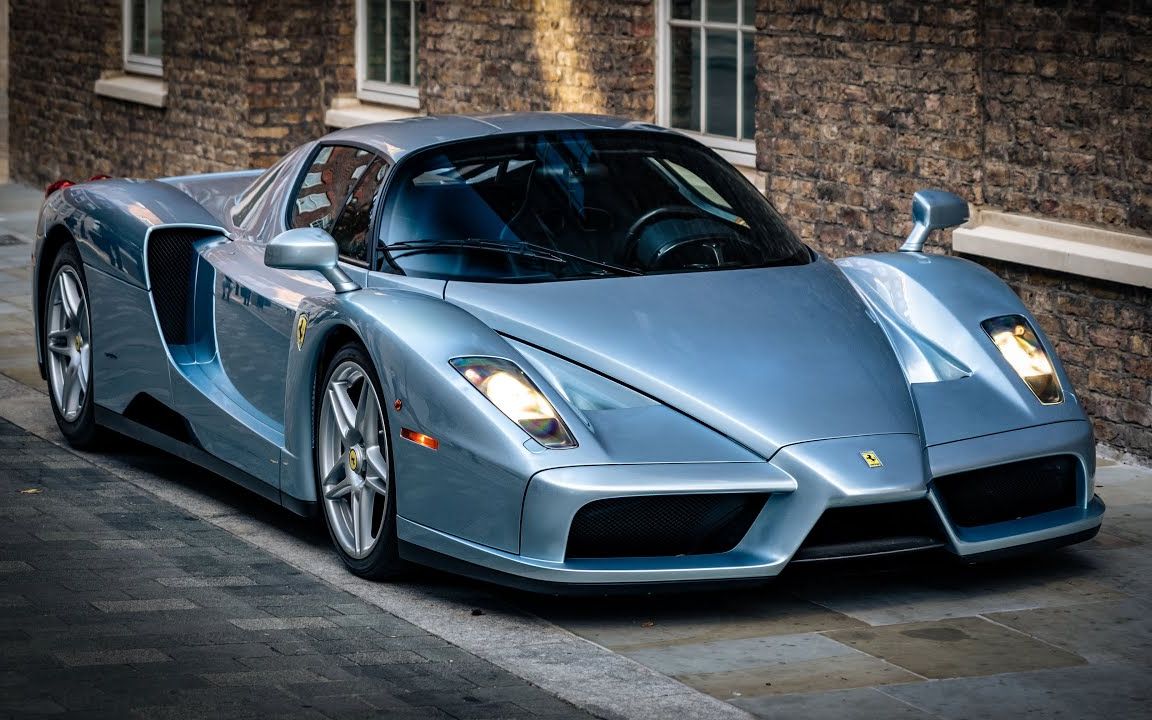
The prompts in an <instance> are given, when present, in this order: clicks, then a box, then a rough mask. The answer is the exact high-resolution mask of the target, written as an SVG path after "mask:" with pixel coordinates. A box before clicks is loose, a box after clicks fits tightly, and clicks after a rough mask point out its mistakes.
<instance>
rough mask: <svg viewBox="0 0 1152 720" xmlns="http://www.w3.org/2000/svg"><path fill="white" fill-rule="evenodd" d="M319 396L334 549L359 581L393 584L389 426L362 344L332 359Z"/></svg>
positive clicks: (319, 456)
mask: <svg viewBox="0 0 1152 720" xmlns="http://www.w3.org/2000/svg"><path fill="white" fill-rule="evenodd" d="M317 391H318V392H317V398H316V400H317V402H316V408H317V412H316V422H315V424H314V427H315V441H314V447H315V462H316V475H317V478H318V479H319V488H318V490H319V495H320V501H321V503H322V504H323V505H324V519H325V520H326V522H327V524H328V532H329V534H330V535H331V536H332V542H333V544H334V545H335V546H336V551H337V553H339V555H340V557H341V559H342V560H343V561H344V564H345V565H346V566H347V567H348V569H349V570H351V571H352V572H353V573H355V574H356V575H360V576H361V577H366V578H372V579H383V578H386V577H391V576H394V575H396V574H397V573H398V572H399V571H400V569H401V562H400V558H399V554H398V553H397V551H396V500H395V492H394V491H393V490H394V488H393V469H392V462H391V459H392V453H391V447H390V443H389V435H388V426H387V420H386V418H385V415H384V410H383V407H384V406H383V404H382V402H381V398H382V396H383V393H382V392H381V390H380V386H379V381H378V380H377V378H376V372H375V369H374V367H373V365H372V361H371V359H369V357H368V353H367V352H366V351H365V350H364V348H363V347H362V346H361V345H360V344H359V343H349V344H348V345H345V346H344V347H343V348H341V349H340V351H339V352H337V353H336V355H335V357H333V358H332V361H331V362H330V363H329V364H328V371H327V372H326V373H325V375H324V381H323V382H322V383H320V384H319V385H318V386H317Z"/></svg>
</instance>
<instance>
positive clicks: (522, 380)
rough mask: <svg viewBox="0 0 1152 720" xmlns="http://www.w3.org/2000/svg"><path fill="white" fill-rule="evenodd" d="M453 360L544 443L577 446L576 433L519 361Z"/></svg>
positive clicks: (517, 422)
mask: <svg viewBox="0 0 1152 720" xmlns="http://www.w3.org/2000/svg"><path fill="white" fill-rule="evenodd" d="M449 362H450V363H451V364H452V367H454V368H456V370H457V371H458V372H459V373H460V374H461V375H463V376H464V379H465V380H467V381H468V382H470V383H472V385H473V386H474V387H475V388H476V389H477V390H479V391H480V392H482V393H484V397H486V398H488V400H490V401H491V402H492V404H493V405H495V406H496V407H497V408H499V409H500V412H502V413H504V414H505V415H507V416H508V417H509V419H511V420H512V421H513V422H515V423H516V424H517V425H519V426H520V427H522V428H524V431H525V432H527V433H528V434H529V435H531V436H532V437H534V438H536V440H537V441H539V443H540V444H541V445H544V446H545V447H550V448H570V447H576V441H575V440H574V439H573V438H572V433H570V432H569V431H568V427H567V426H566V425H565V424H564V421H563V420H561V419H560V416H559V415H557V414H556V409H555V408H553V407H552V403H550V402H548V398H546V397H544V395H543V394H542V393H541V392H540V391H539V390H538V389H537V388H536V386H535V385H534V384H533V383H532V381H531V380H530V379H529V378H528V376H527V375H525V374H524V371H523V370H521V369H520V368H519V367H517V366H516V364H515V363H513V362H511V361H510V360H505V359H503V358H494V357H462V358H454V359H453V360H450V361H449Z"/></svg>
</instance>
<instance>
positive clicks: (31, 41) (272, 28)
mask: <svg viewBox="0 0 1152 720" xmlns="http://www.w3.org/2000/svg"><path fill="white" fill-rule="evenodd" d="M121 8H122V3H121V2H120V0H99V1H98V2H89V3H76V2H71V1H68V0H48V1H47V2H45V0H12V4H11V27H12V32H11V64H12V67H13V73H12V78H11V89H10V102H11V118H10V120H11V126H12V131H11V147H12V150H11V153H12V155H11V164H12V168H13V173H14V175H15V176H16V177H17V178H18V179H20V180H23V181H25V182H30V183H33V184H37V185H39V184H44V183H46V182H50V181H51V180H55V179H56V178H59V177H70V178H84V177H88V176H89V175H91V174H93V173H96V172H102V173H108V174H112V175H126V176H136V177H156V176H161V175H172V174H182V173H193V172H213V171H222V170H234V169H238V168H246V167H254V166H263V165H268V164H269V163H271V162H272V161H273V160H274V159H275V158H277V157H279V156H280V155H282V154H283V152H284V151H285V150H287V149H289V148H291V147H294V146H295V145H298V144H300V143H301V142H304V141H306V140H309V139H312V138H314V137H316V136H317V135H319V134H322V133H323V132H324V126H323V114H324V109H325V108H326V107H327V106H328V105H327V102H328V101H329V100H330V98H331V96H332V95H333V94H334V93H336V92H352V91H353V89H354V88H353V85H354V82H355V80H354V71H353V69H352V68H353V67H354V61H353V59H352V53H353V50H352V40H351V38H352V33H353V28H354V16H355V13H354V8H355V6H354V4H353V3H352V2H351V0H349V1H348V2H346V3H343V4H340V5H339V6H338V7H335V8H327V7H325V6H324V5H322V4H317V3H313V2H310V1H309V0H292V1H291V2H289V1H288V0H284V1H282V2H278V3H274V4H273V3H262V2H250V1H249V0H211V1H210V2H205V1H204V0H165V4H164V13H165V22H164V28H163V34H164V48H165V49H164V80H165V81H166V82H167V85H168V100H167V106H166V107H164V108H154V107H149V106H145V105H139V104H135V103H130V102H125V101H122V100H117V99H112V98H107V97H101V96H97V95H95V94H94V92H93V85H94V84H95V82H96V79H97V78H99V77H100V76H101V74H102V73H106V72H112V73H115V72H119V71H120V70H121V69H122V65H123V62H122V59H121V42H122V40H121V37H122V36H121V33H122V29H121V28H122V21H121V12H122V10H121ZM335 48H340V50H339V51H337V50H335ZM337 66H338V68H339V69H337Z"/></svg>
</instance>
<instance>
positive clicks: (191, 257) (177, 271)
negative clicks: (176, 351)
mask: <svg viewBox="0 0 1152 720" xmlns="http://www.w3.org/2000/svg"><path fill="white" fill-rule="evenodd" d="M218 232H222V231H214V230H207V229H204V228H186V227H171V228H167V227H164V228H157V229H154V230H153V231H152V232H151V233H149V235H148V247H147V258H148V285H149V286H150V287H151V289H152V299H153V302H154V303H155V305H156V319H157V320H159V322H160V330H161V331H162V332H163V333H164V342H166V343H168V344H169V345H185V344H187V343H188V342H189V338H190V336H191V325H192V313H191V307H192V280H193V272H194V270H195V268H196V250H195V248H194V247H193V246H194V244H195V243H196V241H197V240H201V239H203V238H205V237H210V236H212V235H216V234H218Z"/></svg>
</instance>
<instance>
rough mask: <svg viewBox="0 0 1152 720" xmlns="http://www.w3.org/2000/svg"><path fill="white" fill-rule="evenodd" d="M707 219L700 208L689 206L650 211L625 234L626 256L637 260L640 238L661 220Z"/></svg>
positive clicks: (670, 206)
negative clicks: (649, 227)
mask: <svg viewBox="0 0 1152 720" xmlns="http://www.w3.org/2000/svg"><path fill="white" fill-rule="evenodd" d="M703 217H706V216H705V215H704V213H703V212H701V211H700V210H699V209H698V208H694V207H691V206H688V205H669V206H668V207H658V208H656V209H655V210H649V211H648V212H646V213H644V214H643V215H641V216H640V217H638V218H636V222H634V223H632V225H631V226H630V227H629V228H628V232H627V233H625V234H624V254H623V256H624V257H626V258H632V259H638V258H636V250H637V249H638V245H639V244H640V236H641V235H643V234H644V231H645V230H647V229H648V226H650V225H652V224H654V223H657V222H660V221H661V220H669V219H671V218H685V219H692V218H703Z"/></svg>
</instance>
